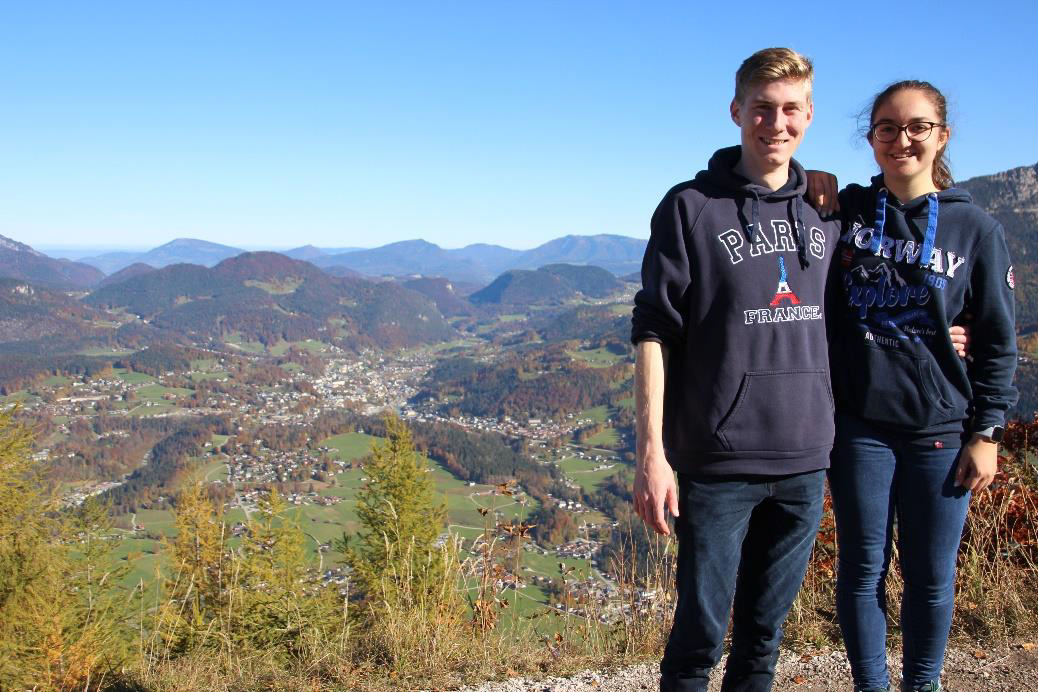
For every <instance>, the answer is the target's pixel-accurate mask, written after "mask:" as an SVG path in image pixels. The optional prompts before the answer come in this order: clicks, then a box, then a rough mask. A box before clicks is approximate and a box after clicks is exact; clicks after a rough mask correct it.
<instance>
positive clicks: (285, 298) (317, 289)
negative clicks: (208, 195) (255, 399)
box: [84, 252, 454, 348]
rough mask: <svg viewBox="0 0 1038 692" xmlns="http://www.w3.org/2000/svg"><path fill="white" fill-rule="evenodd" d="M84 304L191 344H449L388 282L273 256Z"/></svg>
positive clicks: (125, 287) (442, 327) (416, 302)
mask: <svg viewBox="0 0 1038 692" xmlns="http://www.w3.org/2000/svg"><path fill="white" fill-rule="evenodd" d="M84 301H85V302H86V303H87V304H88V305H92V306H96V307H103V308H109V309H113V308H116V309H123V310H126V311H127V312H130V313H133V314H135V315H138V316H140V317H141V318H143V319H145V320H147V321H148V322H149V323H150V324H153V325H155V326H157V327H160V328H166V329H171V330H175V331H177V332H180V333H185V334H190V335H193V336H194V337H196V338H197V337H208V338H213V339H222V338H225V337H226V336H227V335H229V334H238V335H241V336H242V337H245V338H248V339H254V340H257V341H260V342H262V343H270V342H277V341H279V340H285V341H298V340H302V339H317V340H322V341H326V340H329V339H331V340H336V341H340V342H342V343H344V344H346V345H364V344H371V345H376V346H381V347H386V348H398V347H401V346H413V345H416V344H423V343H436V342H440V341H445V340H449V339H451V338H453V337H454V330H453V329H451V327H450V326H449V325H448V324H447V323H446V321H445V320H444V319H443V315H441V314H440V312H439V311H438V310H437V309H436V306H435V305H433V304H432V302H431V301H429V300H428V299H427V298H426V297H425V296H422V295H420V294H418V293H416V292H414V291H411V290H408V289H406V288H404V287H402V286H400V285H398V284H394V283H390V282H384V283H376V282H371V281H363V280H359V279H349V278H337V277H333V276H329V275H328V274H326V273H324V272H322V271H321V270H320V269H318V268H317V267H315V266H313V265H312V264H309V263H307V262H302V261H300V260H293V259H290V258H288V257H285V256H284V255H281V254H278V253H273V252H251V253H245V254H242V255H239V256H237V257H233V258H231V259H227V260H224V261H223V262H221V263H220V264H218V265H217V266H216V267H213V268H212V269H209V268H206V267H202V266H198V265H194V264H174V265H171V266H168V267H164V268H162V269H157V270H155V271H150V272H145V273H141V274H138V275H136V276H132V277H130V278H127V279H126V280H124V281H120V282H118V283H115V284H110V285H106V286H103V287H101V288H99V289H98V290H96V291H94V292H93V293H92V294H91V295H89V296H87V297H86V298H85V299H84Z"/></svg>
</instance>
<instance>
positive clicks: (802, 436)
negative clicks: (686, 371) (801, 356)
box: [717, 370, 833, 452]
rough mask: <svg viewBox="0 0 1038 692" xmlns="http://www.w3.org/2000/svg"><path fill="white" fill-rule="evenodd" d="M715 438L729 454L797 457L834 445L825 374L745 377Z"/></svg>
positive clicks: (808, 372)
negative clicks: (746, 453) (789, 454)
mask: <svg viewBox="0 0 1038 692" xmlns="http://www.w3.org/2000/svg"><path fill="white" fill-rule="evenodd" d="M717 437H718V439H719V440H720V442H721V444H722V445H723V446H724V448H725V449H726V450H728V451H729V452H798V451H801V450H808V449H817V448H818V447H824V446H826V445H831V444H832V442H833V393H832V389H830V386H829V374H828V373H827V372H826V371H825V370H772V371H768V372H747V373H746V374H745V375H743V378H742V383H741V384H740V385H739V392H738V393H737V394H736V396H735V402H734V403H733V404H732V407H731V409H729V411H728V414H727V415H726V416H725V417H724V418H723V419H722V420H721V422H720V423H719V424H718V426H717Z"/></svg>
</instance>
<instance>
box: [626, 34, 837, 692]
mask: <svg viewBox="0 0 1038 692" xmlns="http://www.w3.org/2000/svg"><path fill="white" fill-rule="evenodd" d="M812 76H813V68H812V65H811V62H810V61H809V60H808V59H807V58H805V57H804V56H802V55H800V54H798V53H796V52H794V51H792V50H789V49H786V48H769V49H766V50H762V51H759V52H757V53H755V54H753V55H752V56H750V57H749V58H747V59H746V61H745V62H743V64H742V66H741V67H740V68H739V70H738V72H737V74H736V91H735V98H734V100H733V101H732V104H731V117H732V120H733V121H734V122H735V124H736V125H738V126H739V128H740V132H741V146H736V147H730V148H728V149H721V150H720V151H718V152H716V153H715V154H714V155H713V157H712V158H711V159H710V163H709V166H708V168H707V170H705V171H701V172H700V173H699V174H698V175H697V176H696V177H695V179H694V180H692V181H689V182H686V183H682V184H680V185H678V186H677V187H675V188H673V189H672V190H670V192H668V193H667V195H666V196H665V197H664V198H663V201H662V202H661V203H660V205H659V207H658V208H657V209H656V212H655V214H654V215H653V218H652V235H651V238H650V240H649V244H648V247H647V248H646V251H645V259H644V262H643V265H642V282H643V288H642V290H641V291H640V292H639V293H638V295H637V296H636V298H635V308H634V315H633V329H632V335H631V339H632V341H633V342H634V343H635V344H636V345H637V369H636V375H635V389H636V404H637V424H638V442H637V444H638V450H637V451H638V466H637V473H636V476H635V484H634V503H635V511H636V512H637V513H638V515H639V516H640V517H641V518H642V519H643V520H644V521H645V522H646V523H647V524H649V525H650V526H652V527H653V528H654V529H655V530H656V531H658V532H660V533H664V534H666V533H669V530H668V528H667V523H666V519H665V507H666V509H667V510H669V511H670V513H671V514H672V515H674V517H675V519H676V528H677V535H678V539H679V544H678V545H679V547H678V603H677V610H676V613H675V618H674V627H673V630H672V631H671V635H670V639H669V641H668V643H667V647H666V651H665V653H664V656H663V662H662V664H661V672H662V678H661V683H660V687H661V689H662V690H665V691H666V690H706V689H707V680H708V677H709V674H710V671H711V669H712V668H713V667H714V665H716V663H717V661H718V660H719V659H720V656H721V651H722V640H723V638H724V635H725V631H726V629H727V626H728V621H729V615H730V614H731V616H732V620H733V631H732V645H731V651H730V654H729V658H728V664H727V667H726V669H725V675H724V683H723V686H722V689H723V690H726V691H734V690H767V689H770V687H771V683H772V678H773V677H774V667H775V660H776V658H777V655H778V647H779V643H780V641H781V637H782V622H783V620H784V619H785V617H786V614H787V612H788V611H789V608H790V605H791V604H792V602H793V599H794V597H795V596H796V594H797V591H798V590H799V588H800V584H801V581H802V580H803V577H804V572H805V570H806V566H807V561H808V557H809V556H810V553H811V546H812V545H813V542H814V537H815V533H816V531H817V528H818V521H819V519H820V517H821V513H822V495H823V483H824V473H825V472H824V469H825V468H827V467H828V465H829V452H830V449H831V447H832V442H833V400H832V394H831V391H830V388H829V365H828V355H827V346H826V333H825V323H824V319H823V311H822V306H823V303H824V295H825V280H826V275H827V273H828V266H829V261H830V258H831V255H832V251H833V248H834V247H835V244H836V238H837V236H838V227H837V225H836V224H835V223H834V222H823V221H822V219H821V218H820V217H819V216H818V214H817V213H816V212H815V210H814V209H812V208H811V207H810V206H808V205H806V204H805V203H804V193H805V191H806V188H807V178H806V175H805V172H804V169H803V168H802V167H801V166H800V164H798V163H797V162H796V161H794V160H793V153H794V152H795V151H796V149H797V146H798V145H799V144H800V141H801V140H802V139H803V137H804V134H805V132H806V131H807V128H808V126H809V125H810V124H811V119H812V117H813V106H812V101H811V80H812ZM674 471H677V473H678V480H679V482H678V485H677V486H675V483H674ZM733 599H734V607H733Z"/></svg>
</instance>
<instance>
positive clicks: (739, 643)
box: [660, 470, 825, 692]
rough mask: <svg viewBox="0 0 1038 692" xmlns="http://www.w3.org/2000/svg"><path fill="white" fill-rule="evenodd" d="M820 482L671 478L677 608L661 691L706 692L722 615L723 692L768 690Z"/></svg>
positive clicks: (814, 525) (815, 517)
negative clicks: (727, 647) (675, 507)
mask: <svg viewBox="0 0 1038 692" xmlns="http://www.w3.org/2000/svg"><path fill="white" fill-rule="evenodd" d="M824 479H825V473H824V471H821V470H819V471H812V472H809V473H801V474H797V475H794V476H736V477H733V476H727V477H703V476H698V477H694V476H690V475H686V474H679V475H678V487H679V493H678V494H679V500H678V502H679V514H680V516H679V518H678V520H677V536H678V570H677V591H678V602H677V609H676V611H675V613H674V627H673V629H671V632H670V638H669V640H668V641H667V647H666V650H665V651H664V654H663V662H662V663H661V664H660V672H661V673H662V675H661V679H660V689H661V690H663V691H664V692H669V691H670V690H680V691H682V692H685V691H696V692H699V691H705V690H706V688H707V681H708V679H709V677H710V671H711V669H712V668H713V667H714V666H715V665H717V662H718V660H720V658H721V652H722V647H723V641H724V635H725V632H726V631H727V629H728V618H729V614H731V616H732V647H731V651H730V652H729V655H728V664H727V666H726V667H725V673H724V681H723V683H722V687H721V689H722V690H724V692H736V691H740V692H756V691H758V690H762V691H763V690H769V689H771V682H772V678H773V677H774V676H775V660H776V658H777V657H778V648H779V643H780V642H781V640H782V623H783V621H784V620H785V618H786V614H787V613H788V612H789V608H790V606H791V605H792V604H793V599H794V598H796V595H797V592H798V591H799V590H800V584H801V582H802V581H803V579H804V572H805V571H806V569H807V561H808V558H809V557H810V555H811V548H812V546H813V545H814V540H815V535H816V533H817V531H818V522H819V520H820V519H821V516H822V498H823V493H824ZM733 598H734V608H733Z"/></svg>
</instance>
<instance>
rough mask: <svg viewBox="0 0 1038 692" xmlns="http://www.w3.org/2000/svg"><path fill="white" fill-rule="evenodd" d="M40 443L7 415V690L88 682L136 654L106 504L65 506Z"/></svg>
mask: <svg viewBox="0 0 1038 692" xmlns="http://www.w3.org/2000/svg"><path fill="white" fill-rule="evenodd" d="M30 441H31V435H30V434H29V432H28V431H27V430H26V429H25V428H23V427H22V426H20V425H18V424H17V423H15V422H14V421H13V420H12V416H11V412H10V411H7V412H3V413H0V689H7V686H10V687H11V689H23V688H29V687H32V688H35V689H58V688H60V689H66V688H83V687H84V686H85V684H86V681H88V680H90V679H96V678H97V676H98V674H103V673H104V672H107V671H110V670H112V669H117V668H118V667H120V666H122V665H123V664H125V663H126V662H127V661H128V658H129V635H130V633H131V632H132V629H130V628H129V627H126V625H127V622H126V620H127V619H128V617H129V612H130V608H129V606H130V605H131V603H132V600H131V599H129V598H127V595H126V594H125V593H123V592H122V590H121V589H120V587H119V586H118V584H117V582H118V579H119V576H120V575H119V574H118V572H117V571H116V570H113V569H112V568H111V567H110V565H111V564H112V563H113V560H112V559H111V556H110V553H111V550H112V549H113V548H114V547H115V546H116V545H117V541H116V540H115V539H114V537H113V536H112V535H111V526H110V524H109V523H108V520H107V512H106V510H105V508H104V507H103V506H102V505H100V504H99V503H96V502H89V501H88V502H87V503H86V504H85V505H84V506H83V507H81V508H80V509H79V510H77V511H75V512H72V513H69V512H67V511H61V510H60V508H59V507H58V504H57V503H56V502H55V501H54V499H53V497H52V495H51V494H50V493H49V492H48V491H47V483H46V479H45V478H44V477H43V474H42V471H41V462H39V461H37V460H34V459H33V458H32V455H31V453H30Z"/></svg>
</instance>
